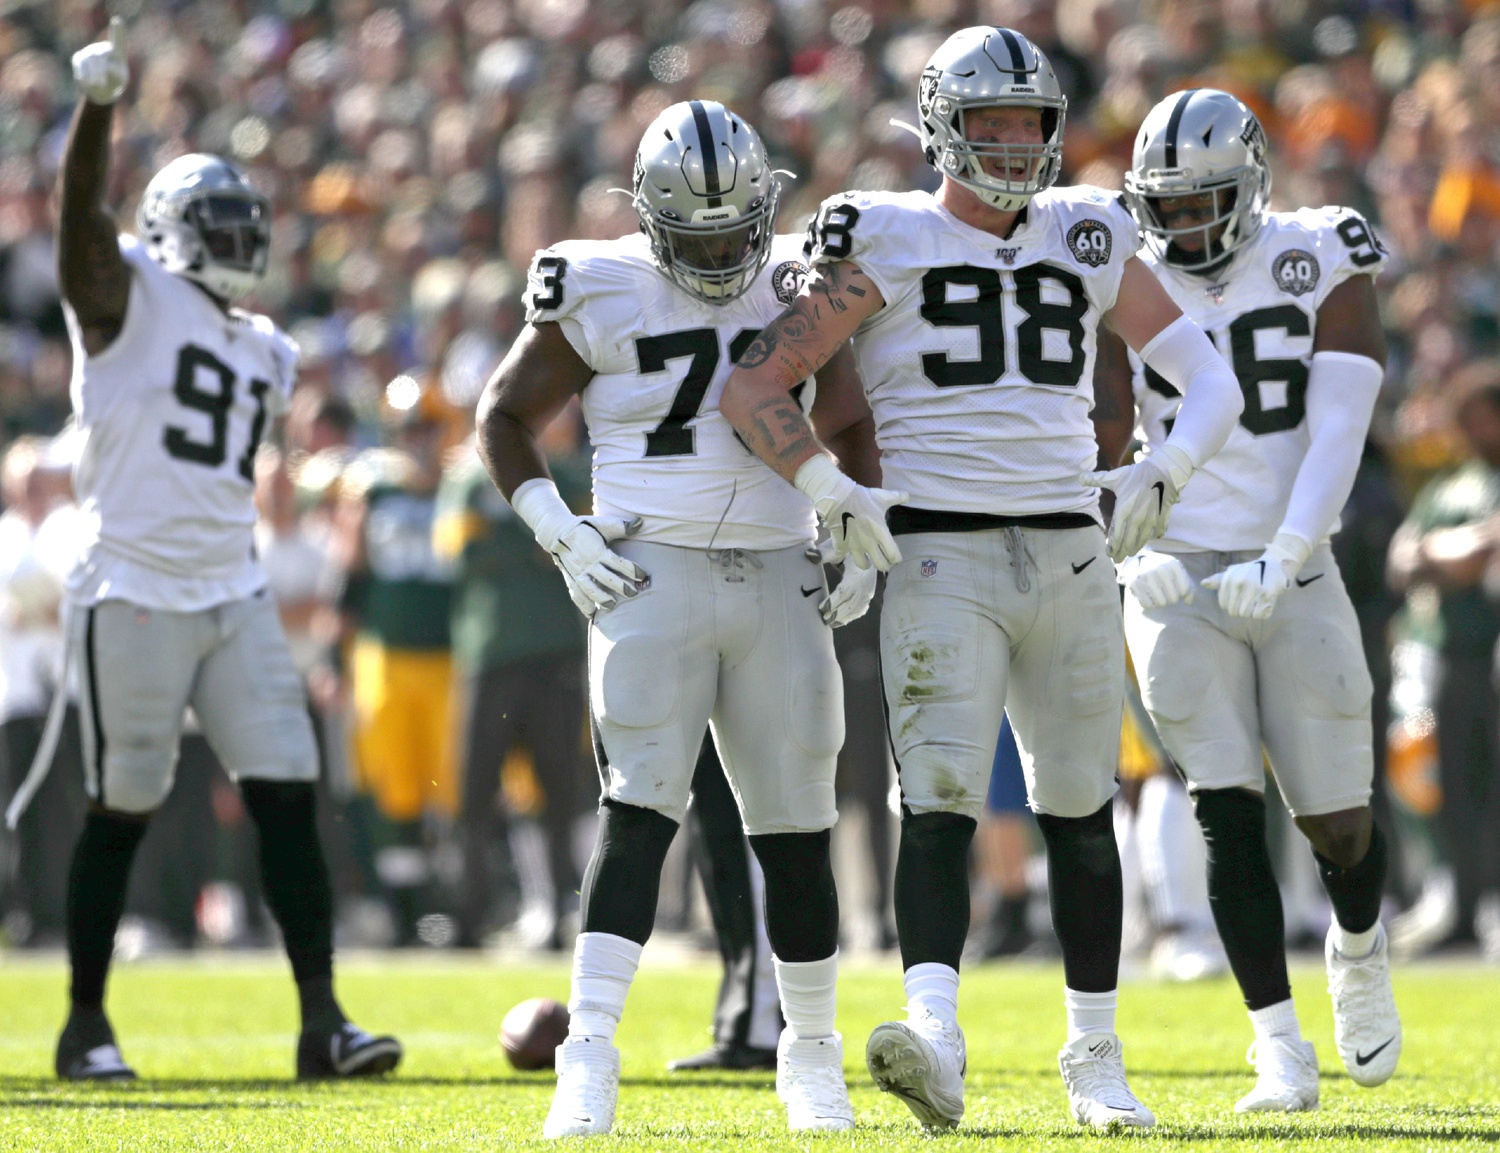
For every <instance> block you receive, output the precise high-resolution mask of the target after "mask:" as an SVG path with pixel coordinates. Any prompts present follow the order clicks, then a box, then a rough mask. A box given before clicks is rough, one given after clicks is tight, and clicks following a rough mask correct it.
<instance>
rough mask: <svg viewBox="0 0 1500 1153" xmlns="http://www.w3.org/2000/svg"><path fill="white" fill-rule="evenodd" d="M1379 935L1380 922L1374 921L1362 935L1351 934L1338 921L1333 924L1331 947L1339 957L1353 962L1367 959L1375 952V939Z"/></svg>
mask: <svg viewBox="0 0 1500 1153" xmlns="http://www.w3.org/2000/svg"><path fill="white" fill-rule="evenodd" d="M1379 935H1380V922H1379V921H1376V922H1375V923H1374V924H1373V925H1371V926H1370V927H1369V928H1368V929H1366V930H1365V931H1364V932H1363V933H1351V932H1350V931H1349V930H1348V929H1346V928H1344V926H1342V925H1340V924H1339V923H1338V921H1334V923H1333V947H1334V948H1335V949H1337V950H1338V951H1339V955H1340V956H1343V957H1348V958H1349V959H1350V960H1353V959H1355V958H1357V957H1368V956H1369V955H1370V954H1371V953H1373V952H1374V951H1375V938H1376V937H1377V936H1379Z"/></svg>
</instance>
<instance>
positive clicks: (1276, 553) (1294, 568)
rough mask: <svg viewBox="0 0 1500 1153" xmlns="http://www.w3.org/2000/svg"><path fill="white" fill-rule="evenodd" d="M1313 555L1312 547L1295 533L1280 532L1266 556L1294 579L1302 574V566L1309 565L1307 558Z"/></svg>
mask: <svg viewBox="0 0 1500 1153" xmlns="http://www.w3.org/2000/svg"><path fill="white" fill-rule="evenodd" d="M1311 555H1312V545H1310V544H1309V543H1308V542H1307V541H1305V540H1303V539H1302V538H1301V537H1300V536H1298V535H1297V534H1296V533H1294V532H1279V533H1277V534H1276V537H1275V539H1274V540H1272V541H1271V543H1270V544H1269V545H1267V546H1266V556H1268V557H1270V558H1271V559H1272V560H1273V561H1275V562H1276V563H1277V564H1279V565H1281V567H1282V569H1283V570H1284V571H1285V572H1286V575H1287V576H1289V577H1294V576H1296V575H1297V574H1298V573H1299V572H1301V571H1302V566H1303V565H1304V564H1306V563H1307V558H1308V557H1309V556H1311Z"/></svg>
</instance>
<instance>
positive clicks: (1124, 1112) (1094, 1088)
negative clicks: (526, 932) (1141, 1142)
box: [1057, 1033, 1156, 1129]
mask: <svg viewBox="0 0 1500 1153" xmlns="http://www.w3.org/2000/svg"><path fill="white" fill-rule="evenodd" d="M1057 1066H1058V1068H1059V1069H1061V1070H1062V1077H1063V1084H1064V1085H1066V1086H1067V1089H1068V1105H1069V1106H1070V1107H1071V1108H1072V1110H1073V1116H1074V1117H1075V1118H1077V1120H1078V1123H1079V1124H1080V1125H1092V1126H1094V1127H1095V1128H1097V1129H1119V1128H1126V1127H1129V1128H1134V1129H1149V1128H1150V1127H1151V1126H1152V1125H1155V1124H1156V1117H1155V1116H1154V1115H1153V1114H1152V1112H1151V1110H1150V1109H1147V1108H1146V1107H1145V1106H1144V1105H1142V1104H1141V1103H1140V1102H1139V1101H1138V1100H1136V1096H1135V1094H1134V1093H1132V1092H1131V1091H1130V1085H1129V1084H1128V1083H1127V1082H1126V1080H1125V1059H1124V1046H1122V1045H1121V1044H1120V1039H1119V1038H1118V1037H1116V1036H1115V1035H1114V1034H1113V1033H1085V1034H1084V1035H1083V1036H1082V1037H1079V1038H1078V1039H1077V1040H1076V1041H1070V1042H1068V1044H1066V1045H1064V1046H1063V1047H1062V1050H1061V1051H1060V1052H1059V1053H1058V1054H1057Z"/></svg>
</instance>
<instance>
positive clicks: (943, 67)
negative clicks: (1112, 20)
mask: <svg viewBox="0 0 1500 1153" xmlns="http://www.w3.org/2000/svg"><path fill="white" fill-rule="evenodd" d="M993 105H1006V106H1019V107H1027V108H1039V109H1040V110H1041V113H1042V142H1041V143H1040V144H1000V143H989V142H983V141H971V140H970V139H968V135H967V133H966V132H965V124H964V120H965V116H966V114H967V113H969V112H970V111H972V110H973V109H975V108H982V107H990V106H993ZM917 112H918V119H917V123H918V129H919V131H918V136H919V137H920V138H921V140H922V147H923V148H924V149H925V150H926V153H927V163H929V164H931V165H932V166H933V167H934V168H936V169H937V170H938V171H939V172H941V173H942V174H943V175H944V176H948V177H951V178H952V179H954V180H956V181H957V182H958V183H960V184H962V185H963V186H964V187H965V188H967V189H968V190H969V191H971V192H973V193H974V194H975V195H976V196H978V197H979V198H980V199H981V200H983V201H984V202H985V203H986V204H988V205H990V206H991V207H993V208H999V209H1002V210H1004V211H1006V212H1014V211H1016V210H1017V209H1019V208H1021V207H1022V206H1023V205H1024V204H1025V203H1026V202H1027V201H1028V200H1030V199H1031V198H1032V197H1033V196H1035V195H1036V194H1037V193H1038V192H1041V191H1042V190H1043V189H1047V188H1051V187H1052V185H1053V184H1055V183H1057V176H1058V173H1059V172H1060V171H1061V169H1062V146H1063V122H1064V121H1065V120H1066V118H1067V113H1068V98H1067V97H1066V96H1064V95H1063V92H1062V88H1061V86H1059V84H1058V83H1057V75H1056V74H1055V73H1054V72H1053V71H1052V65H1051V64H1050V63H1048V61H1047V57H1046V56H1045V55H1044V54H1043V53H1042V51H1041V49H1039V48H1038V47H1037V46H1036V45H1035V44H1033V43H1032V42H1031V41H1030V40H1028V39H1027V38H1026V37H1025V36H1022V35H1021V34H1020V33H1019V32H1014V31H1012V30H1011V29H1009V28H986V27H977V28H965V29H963V30H962V31H960V32H955V33H954V34H953V35H952V36H950V37H948V39H947V40H945V41H944V42H943V45H942V47H941V48H939V49H938V50H937V51H936V52H934V53H933V54H932V59H930V60H929V61H928V62H927V67H926V68H924V69H923V70H922V78H921V80H919V81H918V82H917ZM997 169H998V170H999V171H1001V172H1003V173H1005V174H1006V175H1005V176H1003V177H1002V176H996V175H994V174H993V173H994V171H995V170H997Z"/></svg>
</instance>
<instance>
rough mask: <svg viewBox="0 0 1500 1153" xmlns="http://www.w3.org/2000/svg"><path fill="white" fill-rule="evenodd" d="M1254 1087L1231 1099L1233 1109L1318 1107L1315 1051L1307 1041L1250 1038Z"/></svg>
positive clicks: (1265, 1110) (1260, 1110) (1248, 1056)
mask: <svg viewBox="0 0 1500 1153" xmlns="http://www.w3.org/2000/svg"><path fill="white" fill-rule="evenodd" d="M1245 1060H1247V1061H1249V1062H1250V1063H1251V1064H1252V1065H1254V1066H1255V1088H1253V1089H1251V1090H1250V1092H1248V1093H1246V1094H1245V1095H1244V1096H1243V1097H1241V1098H1240V1099H1239V1100H1238V1101H1236V1102H1235V1103H1234V1111H1235V1112H1236V1113H1306V1112H1310V1111H1311V1110H1313V1109H1316V1108H1317V1107H1318V1054H1317V1052H1316V1051H1315V1050H1314V1049H1313V1046H1312V1042H1311V1041H1293V1040H1291V1039H1290V1038H1288V1037H1271V1038H1268V1039H1267V1040H1265V1041H1261V1040H1256V1041H1253V1042H1251V1045H1250V1049H1249V1051H1248V1052H1247V1053H1246V1054H1245Z"/></svg>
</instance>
